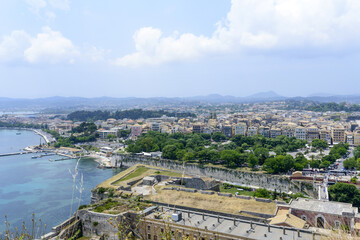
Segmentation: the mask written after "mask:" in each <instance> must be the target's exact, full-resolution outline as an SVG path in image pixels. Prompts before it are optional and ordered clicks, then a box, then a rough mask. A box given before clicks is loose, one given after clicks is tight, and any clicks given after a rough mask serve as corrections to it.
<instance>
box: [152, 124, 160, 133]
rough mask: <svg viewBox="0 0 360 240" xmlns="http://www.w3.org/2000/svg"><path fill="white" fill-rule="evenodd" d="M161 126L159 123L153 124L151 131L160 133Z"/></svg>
mask: <svg viewBox="0 0 360 240" xmlns="http://www.w3.org/2000/svg"><path fill="white" fill-rule="evenodd" d="M160 127H161V124H160V123H159V122H152V123H151V131H154V132H160Z"/></svg>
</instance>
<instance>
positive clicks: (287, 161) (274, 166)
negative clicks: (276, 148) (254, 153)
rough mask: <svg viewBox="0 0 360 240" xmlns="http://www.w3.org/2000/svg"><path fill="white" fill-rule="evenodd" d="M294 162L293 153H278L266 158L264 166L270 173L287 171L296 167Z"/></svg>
mask: <svg viewBox="0 0 360 240" xmlns="http://www.w3.org/2000/svg"><path fill="white" fill-rule="evenodd" d="M294 163H295V161H294V158H293V157H292V156H291V155H286V156H283V155H277V156H275V157H272V158H268V159H266V161H265V163H264V166H263V168H264V170H266V171H267V172H269V173H285V172H287V171H289V170H290V169H292V168H293V167H294Z"/></svg>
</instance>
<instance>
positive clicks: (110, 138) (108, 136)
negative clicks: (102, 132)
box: [106, 134, 116, 140]
mask: <svg viewBox="0 0 360 240" xmlns="http://www.w3.org/2000/svg"><path fill="white" fill-rule="evenodd" d="M106 138H107V139H108V140H112V139H114V138H116V136H115V135H114V134H109V135H107V136H106Z"/></svg>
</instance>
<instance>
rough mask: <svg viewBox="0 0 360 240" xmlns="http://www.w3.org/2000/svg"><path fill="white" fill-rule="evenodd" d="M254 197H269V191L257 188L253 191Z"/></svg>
mask: <svg viewBox="0 0 360 240" xmlns="http://www.w3.org/2000/svg"><path fill="white" fill-rule="evenodd" d="M255 197H259V198H270V192H269V191H268V190H266V189H265V188H259V189H256V191H255Z"/></svg>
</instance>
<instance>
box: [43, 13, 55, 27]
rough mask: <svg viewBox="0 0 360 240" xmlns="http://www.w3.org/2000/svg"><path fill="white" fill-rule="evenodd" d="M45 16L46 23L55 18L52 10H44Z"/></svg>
mask: <svg viewBox="0 0 360 240" xmlns="http://www.w3.org/2000/svg"><path fill="white" fill-rule="evenodd" d="M45 16H46V20H47V22H48V24H49V23H50V22H52V21H54V20H55V18H56V14H55V13H54V12H52V11H46V13H45Z"/></svg>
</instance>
